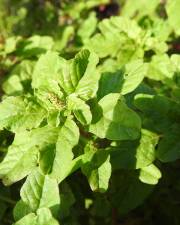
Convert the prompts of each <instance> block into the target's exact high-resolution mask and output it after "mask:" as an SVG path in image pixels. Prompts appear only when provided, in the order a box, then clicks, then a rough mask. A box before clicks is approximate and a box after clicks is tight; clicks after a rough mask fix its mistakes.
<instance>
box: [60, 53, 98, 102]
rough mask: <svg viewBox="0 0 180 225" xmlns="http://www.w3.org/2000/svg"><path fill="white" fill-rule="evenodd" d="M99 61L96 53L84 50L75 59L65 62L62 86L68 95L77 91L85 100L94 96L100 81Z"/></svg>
mask: <svg viewBox="0 0 180 225" xmlns="http://www.w3.org/2000/svg"><path fill="white" fill-rule="evenodd" d="M97 63H98V57H97V55H96V54H95V53H93V52H90V51H88V50H82V51H80V52H79V53H78V54H77V55H76V56H75V58H74V59H73V60H70V61H67V62H66V63H64V64H63V67H62V69H61V72H60V86H61V87H62V88H63V89H64V91H65V92H66V94H67V95H69V94H71V93H74V92H75V93H76V94H77V96H79V97H80V98H82V99H83V100H88V99H90V98H92V97H94V95H95V94H96V92H97V89H98V81H99V73H98V71H97V69H96V65H97Z"/></svg>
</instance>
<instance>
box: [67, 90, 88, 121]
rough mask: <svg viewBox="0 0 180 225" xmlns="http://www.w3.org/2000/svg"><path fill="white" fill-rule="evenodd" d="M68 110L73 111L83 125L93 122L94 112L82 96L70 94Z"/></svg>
mask: <svg viewBox="0 0 180 225" xmlns="http://www.w3.org/2000/svg"><path fill="white" fill-rule="evenodd" d="M67 105H68V106H67V107H68V110H70V111H72V112H73V113H74V115H75V117H76V118H77V120H79V122H80V123H82V124H83V125H87V124H90V123H91V120H92V114H91V111H90V107H89V106H88V105H87V104H86V103H85V102H84V101H83V100H81V99H80V98H78V97H76V96H75V95H73V94H71V95H69V96H68V104H67Z"/></svg>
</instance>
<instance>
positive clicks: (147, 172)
mask: <svg viewBox="0 0 180 225" xmlns="http://www.w3.org/2000/svg"><path fill="white" fill-rule="evenodd" d="M160 178H161V172H160V170H159V169H158V168H157V167H156V166H155V165H154V164H150V165H149V166H146V167H143V168H141V170H140V174H139V179H140V181H141V182H143V183H145V184H152V185H155V184H157V183H158V180H159V179H160Z"/></svg>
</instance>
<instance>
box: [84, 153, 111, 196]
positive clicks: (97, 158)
mask: <svg viewBox="0 0 180 225" xmlns="http://www.w3.org/2000/svg"><path fill="white" fill-rule="evenodd" d="M91 151H93V150H92V149H91ZM102 151H103V150H102ZM82 171H83V173H84V174H85V175H86V176H87V178H88V182H89V184H90V187H91V189H92V190H93V191H97V192H98V191H99V192H105V191H106V190H107V189H108V186H109V179H110V177H111V164H110V156H109V155H108V154H106V153H105V152H97V153H96V154H95V155H94V156H93V158H92V160H91V161H90V162H89V163H87V164H84V166H82Z"/></svg>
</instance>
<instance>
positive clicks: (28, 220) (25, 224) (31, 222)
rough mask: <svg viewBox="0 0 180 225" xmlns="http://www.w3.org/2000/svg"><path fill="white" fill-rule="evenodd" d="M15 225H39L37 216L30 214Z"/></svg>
mask: <svg viewBox="0 0 180 225" xmlns="http://www.w3.org/2000/svg"><path fill="white" fill-rule="evenodd" d="M14 225H37V223H36V215H35V214H34V213H29V214H28V215H27V216H25V217H23V218H22V219H20V220H19V221H17V222H16V223H15V224H14Z"/></svg>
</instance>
